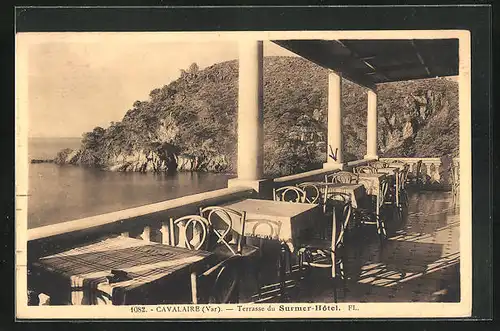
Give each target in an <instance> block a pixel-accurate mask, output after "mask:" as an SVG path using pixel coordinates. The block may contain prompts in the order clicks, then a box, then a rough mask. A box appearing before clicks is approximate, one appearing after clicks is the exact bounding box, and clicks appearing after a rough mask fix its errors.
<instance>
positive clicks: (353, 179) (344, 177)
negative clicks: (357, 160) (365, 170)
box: [325, 171, 359, 184]
mask: <svg viewBox="0 0 500 331" xmlns="http://www.w3.org/2000/svg"><path fill="white" fill-rule="evenodd" d="M325 182H326V183H339V184H358V182H359V176H358V174H354V173H352V172H348V171H340V172H336V173H334V174H329V175H325Z"/></svg>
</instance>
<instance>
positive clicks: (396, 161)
mask: <svg viewBox="0 0 500 331" xmlns="http://www.w3.org/2000/svg"><path fill="white" fill-rule="evenodd" d="M389 163H390V164H405V163H404V161H402V160H392V161H389Z"/></svg>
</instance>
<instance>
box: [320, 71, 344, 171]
mask: <svg viewBox="0 0 500 331" xmlns="http://www.w3.org/2000/svg"><path fill="white" fill-rule="evenodd" d="M343 147H344V146H343V141H342V77H341V76H340V75H339V74H337V73H336V72H333V71H330V72H329V74H328V140H327V161H326V163H325V164H324V165H323V168H327V167H328V168H341V167H342V163H343V162H344V157H343V155H342V152H343ZM332 153H333V156H334V157H335V158H332V157H331V155H332Z"/></svg>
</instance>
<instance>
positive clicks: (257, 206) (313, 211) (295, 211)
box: [222, 199, 321, 252]
mask: <svg viewBox="0 0 500 331" xmlns="http://www.w3.org/2000/svg"><path fill="white" fill-rule="evenodd" d="M222 206H223V207H226V208H230V209H233V210H237V211H240V212H243V211H244V212H246V223H245V228H244V234H245V236H249V237H256V238H265V239H270V240H276V241H280V242H281V243H284V244H286V245H287V246H288V248H289V249H290V251H291V252H294V250H295V247H297V245H298V244H299V243H298V239H299V237H300V234H301V233H302V232H303V231H305V230H308V229H315V228H317V226H318V223H319V222H320V219H321V209H320V206H319V205H318V204H314V203H312V204H311V203H297V202H286V201H274V200H263V199H244V200H240V201H236V202H230V203H227V204H224V205H222ZM233 230H235V231H237V232H241V230H240V228H239V227H235V229H233Z"/></svg>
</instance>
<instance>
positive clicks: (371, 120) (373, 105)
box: [365, 90, 378, 159]
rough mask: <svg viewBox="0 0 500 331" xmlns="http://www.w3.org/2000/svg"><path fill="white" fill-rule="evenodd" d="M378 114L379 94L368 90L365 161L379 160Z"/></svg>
mask: <svg viewBox="0 0 500 331" xmlns="http://www.w3.org/2000/svg"><path fill="white" fill-rule="evenodd" d="M377 130H378V114H377V93H376V92H375V91H373V90H368V112H367V119H366V155H365V159H378V150H377V140H378V131H377Z"/></svg>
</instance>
